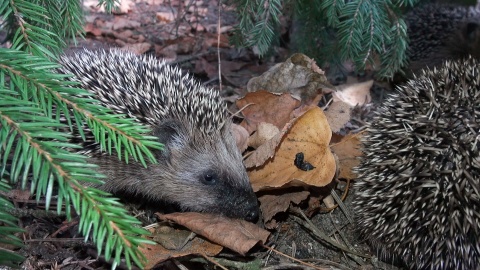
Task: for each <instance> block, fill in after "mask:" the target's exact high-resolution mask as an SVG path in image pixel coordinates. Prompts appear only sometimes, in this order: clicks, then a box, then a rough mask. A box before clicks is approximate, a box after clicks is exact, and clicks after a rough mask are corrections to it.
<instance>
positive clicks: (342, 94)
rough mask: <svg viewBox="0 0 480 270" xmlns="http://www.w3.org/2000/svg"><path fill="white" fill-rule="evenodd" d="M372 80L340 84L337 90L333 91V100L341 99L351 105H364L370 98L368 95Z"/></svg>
mask: <svg viewBox="0 0 480 270" xmlns="http://www.w3.org/2000/svg"><path fill="white" fill-rule="evenodd" d="M372 85H373V80H370V81H366V82H361V83H355V84H351V85H348V86H340V87H339V89H342V88H343V89H342V90H339V91H336V92H333V94H332V95H333V100H334V101H337V100H340V101H343V102H345V103H347V104H349V105H350V106H352V107H355V106H357V105H364V104H366V103H369V102H370V101H371V100H372V97H371V96H370V88H372Z"/></svg>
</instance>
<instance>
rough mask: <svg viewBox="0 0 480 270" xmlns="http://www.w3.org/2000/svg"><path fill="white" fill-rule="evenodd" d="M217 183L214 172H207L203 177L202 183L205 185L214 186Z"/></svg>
mask: <svg viewBox="0 0 480 270" xmlns="http://www.w3.org/2000/svg"><path fill="white" fill-rule="evenodd" d="M217 181H218V177H217V174H216V173H214V172H207V173H205V174H204V175H203V178H202V183H204V184H205V185H209V186H211V185H215V184H216V183H217Z"/></svg>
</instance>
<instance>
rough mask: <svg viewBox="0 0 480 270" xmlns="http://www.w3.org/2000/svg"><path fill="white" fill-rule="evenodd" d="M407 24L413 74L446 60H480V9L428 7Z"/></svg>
mask: <svg viewBox="0 0 480 270" xmlns="http://www.w3.org/2000/svg"><path fill="white" fill-rule="evenodd" d="M405 21H406V23H407V29H408V38H409V49H408V57H409V60H410V65H409V69H410V70H409V71H408V72H412V74H413V73H418V72H419V71H420V70H421V69H423V68H426V67H430V68H433V67H434V66H439V65H441V64H442V63H443V61H445V60H449V59H450V60H455V59H462V58H465V57H467V56H468V55H471V56H473V57H477V58H478V57H480V8H479V7H473V6H461V5H453V4H424V5H422V6H420V7H417V8H414V9H413V10H412V11H410V12H408V13H407V14H406V17H405ZM410 75H411V74H410Z"/></svg>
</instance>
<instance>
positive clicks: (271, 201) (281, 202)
mask: <svg viewBox="0 0 480 270" xmlns="http://www.w3.org/2000/svg"><path fill="white" fill-rule="evenodd" d="M308 195H310V192H308V191H296V192H292V191H289V190H286V191H285V192H284V193H281V194H274V195H272V194H265V195H262V196H260V197H258V200H259V201H260V209H262V216H263V220H264V222H265V225H266V226H267V228H268V229H273V228H270V227H269V226H268V225H267V224H269V223H268V222H269V221H270V220H271V219H272V218H273V216H275V215H276V214H277V213H280V212H285V211H287V209H288V207H289V206H290V203H291V202H293V203H295V204H299V203H300V202H302V201H303V200H305V199H307V198H308Z"/></svg>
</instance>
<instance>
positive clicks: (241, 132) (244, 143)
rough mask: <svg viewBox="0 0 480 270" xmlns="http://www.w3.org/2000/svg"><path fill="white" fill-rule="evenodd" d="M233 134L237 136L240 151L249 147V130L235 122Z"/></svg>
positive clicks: (236, 140)
mask: <svg viewBox="0 0 480 270" xmlns="http://www.w3.org/2000/svg"><path fill="white" fill-rule="evenodd" d="M232 134H233V136H234V137H235V142H236V143H237V148H238V149H239V150H240V152H243V151H245V149H247V147H248V141H249V136H248V135H249V134H248V131H247V130H246V129H245V128H244V127H242V126H240V125H237V124H233V125H232Z"/></svg>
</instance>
